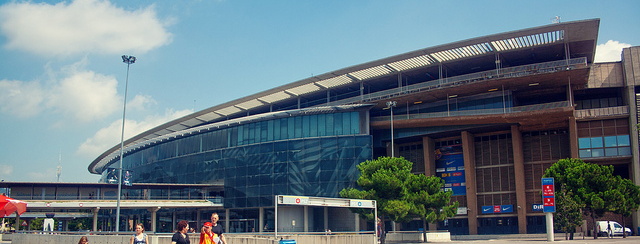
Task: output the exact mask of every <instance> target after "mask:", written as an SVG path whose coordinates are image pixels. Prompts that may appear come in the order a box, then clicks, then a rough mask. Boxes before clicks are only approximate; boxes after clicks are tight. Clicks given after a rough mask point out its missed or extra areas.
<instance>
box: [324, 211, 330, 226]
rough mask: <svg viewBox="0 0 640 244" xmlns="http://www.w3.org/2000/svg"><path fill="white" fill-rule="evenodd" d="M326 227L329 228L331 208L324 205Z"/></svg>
mask: <svg viewBox="0 0 640 244" xmlns="http://www.w3.org/2000/svg"><path fill="white" fill-rule="evenodd" d="M324 229H325V230H326V229H329V208H328V207H324Z"/></svg>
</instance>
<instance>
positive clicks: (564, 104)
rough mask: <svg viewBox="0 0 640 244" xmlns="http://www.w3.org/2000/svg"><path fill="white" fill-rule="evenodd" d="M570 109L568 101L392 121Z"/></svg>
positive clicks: (398, 117)
mask: <svg viewBox="0 0 640 244" xmlns="http://www.w3.org/2000/svg"><path fill="white" fill-rule="evenodd" d="M562 107H570V104H569V102H568V101H562V102H553V103H541V104H534V105H527V106H518V107H509V108H492V109H475V110H461V111H445V112H434V113H419V114H394V115H393V119H394V120H404V119H428V118H443V117H455V116H469V115H488V114H508V113H519V112H527V111H538V110H545V109H553V108H562ZM390 117H391V116H380V117H372V118H371V121H387V120H389V119H390Z"/></svg>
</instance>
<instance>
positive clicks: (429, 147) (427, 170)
mask: <svg viewBox="0 0 640 244" xmlns="http://www.w3.org/2000/svg"><path fill="white" fill-rule="evenodd" d="M434 148H435V142H434V141H433V139H432V138H431V137H428V136H425V137H422V151H423V155H424V174H425V175H426V176H432V175H436V155H435V154H436V153H435V150H434Z"/></svg>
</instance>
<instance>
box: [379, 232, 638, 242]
mask: <svg viewBox="0 0 640 244" xmlns="http://www.w3.org/2000/svg"><path fill="white" fill-rule="evenodd" d="M457 237H463V236H452V240H451V242H440V243H463V244H465V243H466V244H477V243H490V244H513V243H518V244H520V243H523V244H525V243H532V244H534V243H535V244H542V243H550V242H547V237H546V235H526V234H524V235H499V236H498V235H495V236H484V235H474V236H464V237H463V238H464V239H462V240H460V239H456V238H457ZM555 242H557V243H563V244H582V243H584V244H608V243H616V244H623V243H629V244H631V243H636V244H638V243H640V236H628V237H627V238H622V237H615V238H611V239H609V238H603V237H598V239H595V240H594V239H593V237H591V236H585V237H584V239H583V238H582V237H575V238H574V239H573V240H565V237H564V234H557V235H556V236H555V238H554V241H553V243H555ZM431 243H434V242H431ZM389 244H394V243H389ZM402 244H423V243H419V242H416V243H413V242H408V243H407V242H405V243H402Z"/></svg>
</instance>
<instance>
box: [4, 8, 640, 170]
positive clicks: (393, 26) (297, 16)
mask: <svg viewBox="0 0 640 244" xmlns="http://www.w3.org/2000/svg"><path fill="white" fill-rule="evenodd" d="M638 9H640V1H635V0H628V1H602V0H599V1H590V0H586V1H557V0H556V1H546V0H542V1H513V0H511V1H498V0H496V1H411V0H396V1H359V0H354V1H333V0H330V1H294V0H289V1H278V0H273V1H259V0H253V1H247V0H192V1H189V0H184V1H170V0H166V1H148V0H146V1H145V0H140V1H128V0H112V1H101V0H75V1H36V0H32V1H0V180H5V181H35V182H55V181H57V175H56V171H57V167H58V165H60V166H61V167H62V170H61V175H60V181H61V182H96V181H97V180H98V179H99V176H98V175H92V174H90V173H89V172H88V170H87V166H88V165H89V163H90V162H91V161H92V160H94V159H95V158H96V157H97V156H98V155H99V154H101V153H102V152H104V151H105V150H106V149H108V148H110V147H112V146H114V145H117V144H118V143H119V141H120V128H121V127H120V126H121V123H122V104H123V97H124V83H125V78H126V64H124V63H122V60H121V58H120V56H122V55H123V54H126V55H133V56H136V57H137V62H136V63H135V64H132V65H131V70H130V74H129V86H128V88H129V93H128V97H127V116H126V118H127V120H126V126H125V134H126V137H129V136H133V135H135V134H137V133H140V132H143V131H145V130H147V129H150V128H152V127H154V126H157V125H159V124H162V123H164V122H167V121H169V120H171V119H174V118H178V117H181V116H184V115H187V114H189V113H192V112H195V111H199V110H202V109H206V108H208V107H211V106H215V105H218V104H221V103H224V102H227V101H230V100H233V99H237V98H241V97H244V96H248V95H251V94H254V93H257V92H260V91H263V90H267V89H269V88H273V87H276V86H280V85H284V84H287V83H291V82H294V81H298V80H301V79H304V78H307V77H310V76H313V75H318V74H323V73H327V72H330V71H333V70H336V69H340V68H344V67H347V66H352V65H356V64H360V63H364V62H368V61H373V60H377V59H380V58H385V57H388V56H392V55H396V54H401V53H405V52H409V51H413V50H416V49H421V48H426V47H431V46H436V45H440V44H446V43H450V42H455V41H460V40H465V39H469V38H474V37H479V36H484V35H491V34H496V33H500V32H506V31H513V30H518V29H524V28H530V27H536V26H541V25H548V24H551V23H552V19H553V18H554V17H555V16H559V17H560V21H562V22H566V21H574V20H584V19H592V18H600V20H601V23H600V32H599V38H598V53H597V56H598V60H600V61H615V60H616V59H618V60H619V57H620V51H621V48H623V47H628V46H638V45H640V32H639V31H637V30H638V29H639V28H640V16H639V15H638V14H637V11H638Z"/></svg>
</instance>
